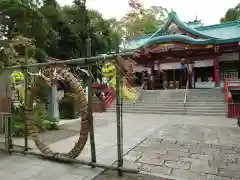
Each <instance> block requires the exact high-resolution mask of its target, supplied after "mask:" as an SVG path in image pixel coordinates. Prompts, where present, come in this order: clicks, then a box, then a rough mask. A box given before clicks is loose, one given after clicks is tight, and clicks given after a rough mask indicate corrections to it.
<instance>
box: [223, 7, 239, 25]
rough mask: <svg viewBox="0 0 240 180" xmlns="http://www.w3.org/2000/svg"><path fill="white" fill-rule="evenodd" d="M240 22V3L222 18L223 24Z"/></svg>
mask: <svg viewBox="0 0 240 180" xmlns="http://www.w3.org/2000/svg"><path fill="white" fill-rule="evenodd" d="M235 20H240V3H239V4H237V5H236V6H235V7H234V8H230V9H228V10H227V12H226V14H225V16H224V17H223V18H221V20H220V21H221V23H223V22H228V21H235Z"/></svg>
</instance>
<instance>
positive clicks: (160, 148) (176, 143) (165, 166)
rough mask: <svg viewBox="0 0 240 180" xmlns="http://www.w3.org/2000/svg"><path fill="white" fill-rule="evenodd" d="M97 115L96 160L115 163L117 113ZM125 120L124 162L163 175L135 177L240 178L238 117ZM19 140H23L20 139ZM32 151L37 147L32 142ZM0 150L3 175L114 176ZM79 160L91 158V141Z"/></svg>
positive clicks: (68, 141) (36, 178) (66, 143)
mask: <svg viewBox="0 0 240 180" xmlns="http://www.w3.org/2000/svg"><path fill="white" fill-rule="evenodd" d="M94 117H95V137H96V152H97V162H99V163H103V164H108V165H111V164H113V163H114V162H115V161H116V158H117V150H116V122H115V121H116V120H115V119H116V115H115V114H114V113H102V114H95V115H94ZM123 124H124V146H123V150H124V154H126V155H125V156H124V162H125V166H126V167H132V168H139V169H140V171H141V173H144V174H149V175H155V176H161V177H163V178H159V177H158V178H157V177H154V176H145V175H142V176H135V177H133V176H132V177H133V179H146V180H150V179H151V180H165V178H170V179H192V180H198V179H199V180H205V179H209V180H240V128H239V127H237V125H236V121H235V120H233V119H232V120H229V119H227V118H222V117H207V116H205V117H194V116H170V115H147V114H144V115H143V114H141V115H137V114H134V115H133V114H124V119H123ZM65 129H67V130H70V131H76V130H78V129H79V121H75V122H73V123H69V124H67V125H66V126H65ZM45 138H47V137H45ZM76 139H77V136H75V135H73V136H72V137H68V138H65V139H62V140H59V141H55V140H54V141H52V142H53V143H52V144H51V143H50V146H51V148H52V149H54V150H56V151H61V152H67V151H68V150H69V149H70V147H72V145H73V144H74V142H75V141H76ZM14 142H15V144H16V143H19V142H21V143H22V141H19V140H16V139H14ZM31 145H32V144H31ZM33 151H37V150H36V149H35V148H34V147H33ZM0 155H1V156H0V177H1V178H2V179H9V178H10V179H11V180H15V179H16V180H45V179H52V180H90V179H93V178H95V180H103V179H104V178H105V179H110V178H109V177H110V175H111V173H110V175H109V173H103V174H102V175H99V173H101V172H102V171H103V170H102V169H99V168H95V169H91V168H89V167H87V166H81V165H74V164H62V163H56V162H50V161H46V160H42V159H39V158H36V157H33V156H23V155H16V154H14V155H12V156H10V157H9V156H4V155H3V154H0ZM79 159H85V160H89V159H90V145H89V142H88V144H87V145H86V147H85V148H84V150H83V152H82V154H81V155H80V157H79ZM96 176H97V177H96ZM111 176H112V175H111ZM130 177H131V176H129V175H126V176H125V177H124V178H121V179H122V180H127V179H129V180H130V179H131V178H130ZM111 178H112V179H117V178H113V177H111Z"/></svg>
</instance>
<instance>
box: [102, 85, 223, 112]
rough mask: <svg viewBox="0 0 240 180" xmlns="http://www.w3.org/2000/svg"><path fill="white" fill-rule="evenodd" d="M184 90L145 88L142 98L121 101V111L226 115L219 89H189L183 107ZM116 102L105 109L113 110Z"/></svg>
mask: <svg viewBox="0 0 240 180" xmlns="http://www.w3.org/2000/svg"><path fill="white" fill-rule="evenodd" d="M184 95H185V90H182V89H179V90H147V91H143V92H142V100H141V101H138V102H136V103H135V104H134V102H133V101H124V102H123V112H125V113H144V114H174V115H195V116H203V115H209V116H226V114H227V113H226V105H225V103H224V94H223V93H222V92H221V90H220V89H210V90H207V89H199V90H196V89H194V90H189V91H188V96H187V103H186V105H185V107H184V104H183V101H184ZM115 111H116V104H115V102H114V104H113V105H112V107H111V108H109V109H107V112H115Z"/></svg>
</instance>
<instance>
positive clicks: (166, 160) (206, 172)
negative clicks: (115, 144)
mask: <svg viewBox="0 0 240 180" xmlns="http://www.w3.org/2000/svg"><path fill="white" fill-rule="evenodd" d="M124 159H125V162H126V164H128V165H129V167H130V166H131V167H134V166H135V167H137V168H139V169H140V171H142V172H143V173H149V174H153V175H167V176H169V177H173V178H183V179H201V180H205V179H211V180H231V179H232V180H233V179H234V180H236V179H239V180H240V128H237V127H236V128H226V127H207V126H197V125H164V126H162V127H161V128H160V129H159V130H157V131H156V132H154V133H153V134H152V135H150V136H149V137H148V138H147V139H146V140H144V141H143V142H142V143H140V144H138V145H137V146H136V147H134V148H133V149H132V150H131V151H130V152H129V153H128V154H127V155H126V156H125V157H124Z"/></svg>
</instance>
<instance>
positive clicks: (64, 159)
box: [0, 149, 139, 173]
mask: <svg viewBox="0 0 240 180" xmlns="http://www.w3.org/2000/svg"><path fill="white" fill-rule="evenodd" d="M0 150H2V151H5V150H3V149H0ZM10 152H11V153H21V154H24V155H33V156H37V157H41V158H44V159H48V160H52V161H58V162H59V161H60V162H67V163H76V164H82V165H86V166H95V167H99V168H103V169H109V170H114V171H119V170H121V171H122V172H128V173H138V172H139V171H138V170H137V169H130V168H124V167H115V166H112V165H104V164H99V163H93V162H88V161H84V160H79V159H71V158H67V157H63V156H60V155H49V154H42V153H37V152H31V151H21V150H16V149H10Z"/></svg>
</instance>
